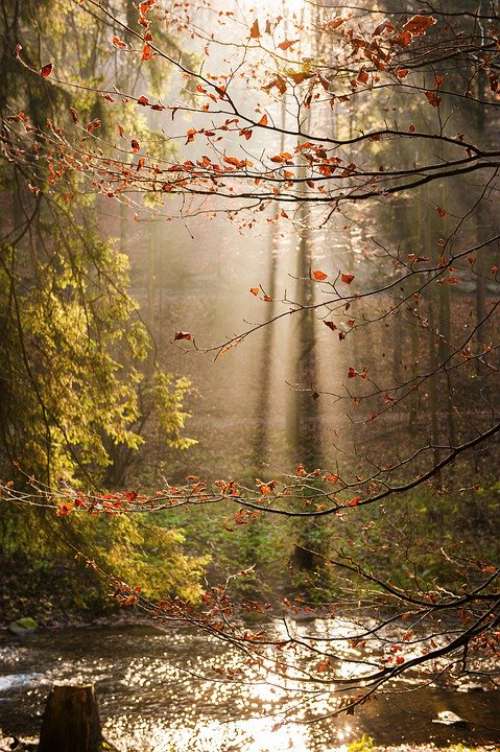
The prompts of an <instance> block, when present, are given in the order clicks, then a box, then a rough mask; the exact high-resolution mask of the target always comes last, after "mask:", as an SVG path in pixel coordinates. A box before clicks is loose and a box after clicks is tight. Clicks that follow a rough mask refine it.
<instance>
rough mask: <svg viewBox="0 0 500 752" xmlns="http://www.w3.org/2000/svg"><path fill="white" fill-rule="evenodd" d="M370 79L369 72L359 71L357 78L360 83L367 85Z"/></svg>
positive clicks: (362, 69)
mask: <svg viewBox="0 0 500 752" xmlns="http://www.w3.org/2000/svg"><path fill="white" fill-rule="evenodd" d="M369 78H370V76H369V75H368V72H367V71H365V69H364V68H361V70H360V71H359V73H358V78H357V80H358V81H359V82H360V83H361V84H367V83H368V79H369Z"/></svg>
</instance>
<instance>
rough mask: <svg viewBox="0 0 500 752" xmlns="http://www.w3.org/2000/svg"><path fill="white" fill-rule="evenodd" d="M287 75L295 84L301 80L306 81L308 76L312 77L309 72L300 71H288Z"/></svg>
mask: <svg viewBox="0 0 500 752" xmlns="http://www.w3.org/2000/svg"><path fill="white" fill-rule="evenodd" d="M288 75H289V76H290V78H291V79H292V80H293V81H294V83H296V84H301V83H302V82H303V81H306V80H307V79H308V78H312V74H311V73H302V72H300V73H289V74H288Z"/></svg>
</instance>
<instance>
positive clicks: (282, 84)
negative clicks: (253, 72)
mask: <svg viewBox="0 0 500 752" xmlns="http://www.w3.org/2000/svg"><path fill="white" fill-rule="evenodd" d="M274 87H276V88H277V89H278V91H279V93H280V94H284V93H285V92H286V81H285V79H284V78H283V77H282V76H276V78H273V80H272V81H271V82H270V83H268V84H266V85H265V86H263V87H262V89H263V91H267V92H268V93H269V92H270V91H271V89H273V88H274Z"/></svg>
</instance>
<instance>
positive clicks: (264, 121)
mask: <svg viewBox="0 0 500 752" xmlns="http://www.w3.org/2000/svg"><path fill="white" fill-rule="evenodd" d="M268 123H269V120H268V118H267V115H266V114H265V113H264V114H263V115H262V117H261V119H260V120H259V125H267V124H268Z"/></svg>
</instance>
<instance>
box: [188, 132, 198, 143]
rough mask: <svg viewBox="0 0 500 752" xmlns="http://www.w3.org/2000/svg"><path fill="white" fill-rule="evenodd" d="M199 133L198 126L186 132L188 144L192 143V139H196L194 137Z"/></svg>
mask: <svg viewBox="0 0 500 752" xmlns="http://www.w3.org/2000/svg"><path fill="white" fill-rule="evenodd" d="M197 133H198V131H197V130H196V128H190V129H189V130H188V132H187V133H186V144H190V143H191V141H194V137H195V136H196V134H197Z"/></svg>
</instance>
